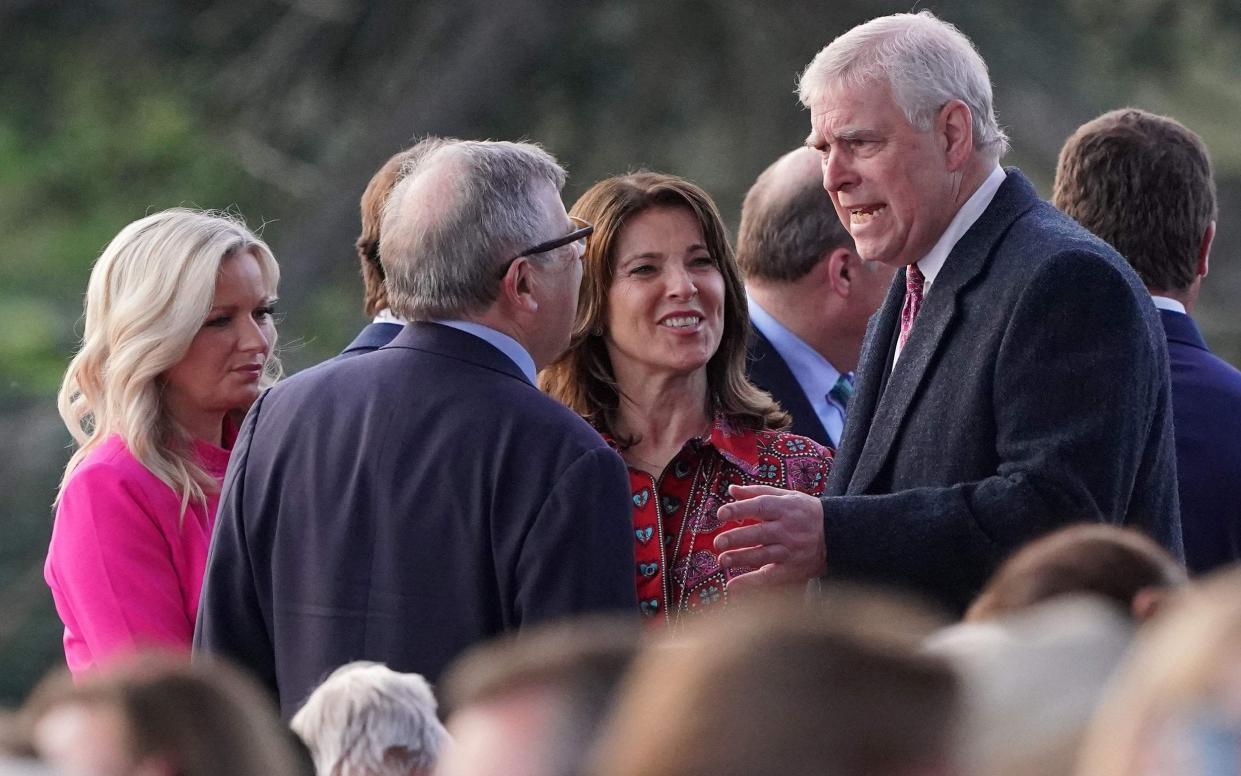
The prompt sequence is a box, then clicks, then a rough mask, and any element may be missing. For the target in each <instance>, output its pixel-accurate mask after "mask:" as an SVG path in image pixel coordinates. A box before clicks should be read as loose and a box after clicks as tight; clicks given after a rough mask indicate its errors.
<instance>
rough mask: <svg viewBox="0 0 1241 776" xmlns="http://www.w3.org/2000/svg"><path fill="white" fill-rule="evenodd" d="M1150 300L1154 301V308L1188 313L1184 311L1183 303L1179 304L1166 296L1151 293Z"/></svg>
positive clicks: (1183, 313)
mask: <svg viewBox="0 0 1241 776" xmlns="http://www.w3.org/2000/svg"><path fill="white" fill-rule="evenodd" d="M1151 301H1152V302H1154V303H1155V308H1156V309H1159V310H1171V311H1172V312H1174V313H1180V314H1181V315H1189V313H1188V312H1186V311H1185V305H1183V304H1181V303H1180V302H1178V301H1177V300H1175V299H1171V298H1169V297H1166V296H1155V295H1154V294H1151Z"/></svg>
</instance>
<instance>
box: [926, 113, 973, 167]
mask: <svg viewBox="0 0 1241 776" xmlns="http://www.w3.org/2000/svg"><path fill="white" fill-rule="evenodd" d="M935 130H936V134H937V135H938V136H939V138H940V141H941V142H942V143H943V148H944V154H945V156H946V157H947V159H948V170H949V172H956V171H957V170H960V169H961V168H962V167H964V166H965V163H966V162H967V161H969V159H970V156H971V155H972V154H973V153H974V117H973V114H971V113H970V109H969V106H968V105H966V104H965V103H964V102H962V101H960V100H949V101H948V102H947V103H945V104H944V107H942V108H940V109H939V113H938V114H937V115H936V117H935Z"/></svg>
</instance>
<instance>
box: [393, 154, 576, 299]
mask: <svg viewBox="0 0 1241 776" xmlns="http://www.w3.org/2000/svg"><path fill="white" fill-rule="evenodd" d="M423 142H424V143H430V144H432V147H430V148H428V149H427V150H426V152H425V153H422V154H419V155H418V157H417V158H416V159H415V160H413V163H412V164H411V166H410V169H408V170H406V171H405V175H404V177H403V178H402V180H401V182H400V183H399V184H397V186H396V188H394V189H393V191H392V194H391V196H390V197H389V198H388V203H387V205H386V206H385V208H384V216H383V222H382V224H381V226H380V230H379V234H380V238H379V240H380V245H379V256H380V261H381V262H382V263H383V266H384V272H385V273H386V274H387V280H386V283H387V288H388V302H389V306H390V307H391V309H392V311H393V312H395V313H396V314H397V315H400V316H402V317H404V318H406V319H408V320H429V319H436V318H460V317H462V316H463V315H466V314H469V313H477V312H481V311H482V310H485V309H486V308H487V307H488V306H489V305H490V304H491V303H492V302H494V301H495V299H496V296H497V295H498V293H499V289H500V277H501V269H502V268H503V266H504V262H505V261H507V260H509V259H511V258H513V257H514V256H516V255H517V254H518V253H519V252H521V251H523V250H525V249H527V248H529V247H531V246H533V245H536V244H538V243H540V242H543V241H545V240H547V239H550V238H552V237H555V236H557V235H554V234H548V233H547V230H548V228H549V226H548V224H547V217H546V215H545V213H544V210H543V206H542V205H541V204H540V202H539V200H538V199H537V192H538V184H539V182H541V181H546V182H548V183H550V184H552V185H553V186H555V187H556V190H557V191H559V190H560V189H561V188H562V187H563V186H564V181H565V171H564V168H562V167H561V166H560V165H559V164H558V163H557V162H556V160H555V159H554V158H553V157H552V156H551V154H549V153H547V152H546V151H544V150H543V149H542V148H539V147H538V146H537V145H534V144H531V143H509V142H495V141H483V140H478V141H472V140H456V139H444V138H428V139H427V140H424V141H423ZM531 259H532V260H536V261H537V260H542V259H541V257H537V256H534V257H531Z"/></svg>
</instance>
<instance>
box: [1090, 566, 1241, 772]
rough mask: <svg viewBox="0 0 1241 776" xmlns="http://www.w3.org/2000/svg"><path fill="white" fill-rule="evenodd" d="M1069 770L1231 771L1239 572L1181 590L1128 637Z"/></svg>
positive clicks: (1239, 665)
mask: <svg viewBox="0 0 1241 776" xmlns="http://www.w3.org/2000/svg"><path fill="white" fill-rule="evenodd" d="M1077 773H1078V774H1081V776H1159V775H1162V774H1177V776H1235V774H1238V773H1241V569H1233V570H1230V571H1226V572H1223V573H1221V574H1219V575H1216V576H1213V577H1209V578H1208V579H1207V581H1204V582H1202V583H1200V584H1197V585H1195V586H1193V587H1190V588H1186V589H1185V590H1184V591H1183V592H1182V593H1181V594H1180V595H1178V596H1177V597H1176V598H1174V599H1172V600H1170V601H1169V602H1168V606H1167V609H1166V611H1165V613H1164V614H1163V615H1162V616H1161V617H1160V618H1159V620H1158V621H1156V622H1154V623H1151V625H1150V626H1149V629H1148V630H1146V631H1144V632H1143V633H1142V634H1141V635H1140V636H1139V637H1138V642H1137V644H1136V646H1135V648H1134V651H1133V652H1132V654H1131V655H1130V657H1129V659H1128V660H1127V661H1126V662H1125V664H1124V665H1122V666H1121V668H1120V669H1119V671H1118V673H1117V677H1116V681H1115V683H1114V684H1113V685H1112V688H1111V690H1110V691H1109V693H1108V695H1107V697H1106V698H1105V699H1104V701H1103V704H1102V705H1101V707H1100V708H1099V713H1098V714H1097V715H1096V716H1095V719H1094V722H1093V723H1092V724H1091V727H1090V730H1089V732H1088V733H1087V736H1086V741H1085V743H1084V744H1083V747H1082V755H1081V760H1080V763H1079V766H1078V771H1077Z"/></svg>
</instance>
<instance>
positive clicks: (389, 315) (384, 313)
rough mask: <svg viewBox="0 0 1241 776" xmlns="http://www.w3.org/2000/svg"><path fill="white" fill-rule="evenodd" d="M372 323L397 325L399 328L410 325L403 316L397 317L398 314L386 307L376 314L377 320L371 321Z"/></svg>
mask: <svg viewBox="0 0 1241 776" xmlns="http://www.w3.org/2000/svg"><path fill="white" fill-rule="evenodd" d="M371 323H395V324H396V325H398V326H404V325H405V324H407V323H409V321H407V320H405V319H404V318H402V317H401V316H399V315H397V314H396V313H394V312H392V311H391V310H390V309H388V308H387V307H385V308H384V309H382V310H380V311H379V312H377V313H375V318H374V320H372V321H371Z"/></svg>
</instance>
